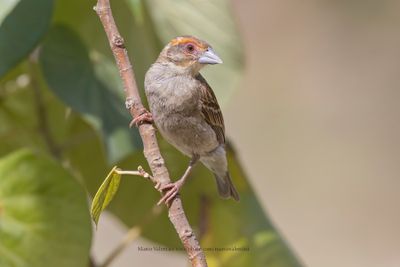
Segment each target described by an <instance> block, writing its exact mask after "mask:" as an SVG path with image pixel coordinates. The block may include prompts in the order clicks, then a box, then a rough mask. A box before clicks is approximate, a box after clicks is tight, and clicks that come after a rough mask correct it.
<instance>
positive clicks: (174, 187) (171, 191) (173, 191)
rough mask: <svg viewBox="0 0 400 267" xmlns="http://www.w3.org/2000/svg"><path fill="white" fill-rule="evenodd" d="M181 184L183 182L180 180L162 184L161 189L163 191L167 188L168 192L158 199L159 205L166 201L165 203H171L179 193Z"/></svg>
mask: <svg viewBox="0 0 400 267" xmlns="http://www.w3.org/2000/svg"><path fill="white" fill-rule="evenodd" d="M156 186H157V185H156ZM181 186H182V183H181V182H180V181H177V182H175V183H169V184H166V185H163V186H161V187H160V190H161V191H165V190H167V192H166V193H165V195H164V196H163V197H162V198H161V199H160V200H159V201H158V203H157V205H161V204H162V203H165V204H168V203H170V202H171V201H172V200H173V199H174V198H175V197H176V195H177V194H178V193H179V189H180V188H181Z"/></svg>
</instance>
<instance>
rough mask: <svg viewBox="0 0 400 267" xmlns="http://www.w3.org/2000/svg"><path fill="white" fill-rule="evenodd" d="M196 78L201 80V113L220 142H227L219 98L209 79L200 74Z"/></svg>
mask: <svg viewBox="0 0 400 267" xmlns="http://www.w3.org/2000/svg"><path fill="white" fill-rule="evenodd" d="M196 79H197V80H198V81H200V85H201V86H200V92H201V97H200V101H201V114H202V115H203V117H204V119H205V120H206V122H207V123H208V124H209V125H210V126H211V128H212V129H213V130H214V132H215V134H216V136H217V140H218V142H219V143H220V144H224V143H225V125H224V118H223V117H222V112H221V109H220V107H219V105H218V101H217V98H216V97H215V94H214V92H213V90H212V89H211V87H210V86H209V85H208V83H207V81H206V80H205V79H204V78H203V76H201V75H200V74H199V75H197V77H196Z"/></svg>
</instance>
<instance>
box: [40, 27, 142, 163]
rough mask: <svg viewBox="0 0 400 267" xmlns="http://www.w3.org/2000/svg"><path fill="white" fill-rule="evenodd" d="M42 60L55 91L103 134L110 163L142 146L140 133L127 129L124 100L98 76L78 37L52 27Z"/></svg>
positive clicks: (43, 68) (46, 74)
mask: <svg viewBox="0 0 400 267" xmlns="http://www.w3.org/2000/svg"><path fill="white" fill-rule="evenodd" d="M39 59H40V65H41V67H42V70H43V74H44V76H45V79H46V81H47V83H48V84H49V87H50V88H51V89H52V90H53V92H54V93H55V94H56V95H57V96H58V97H59V98H60V99H61V100H62V101H63V102H64V103H65V104H67V105H68V106H70V107H72V108H73V109H74V110H76V111H78V112H80V113H82V114H84V116H85V118H86V119H87V120H88V121H89V122H90V123H91V124H92V125H93V126H94V127H95V128H96V129H97V130H98V131H99V132H100V133H101V134H102V135H103V137H104V140H105V144H106V147H107V150H108V153H107V155H108V157H109V160H110V161H111V162H115V161H116V160H118V159H121V158H122V157H124V156H126V155H127V154H129V153H131V152H132V151H135V150H136V149H137V148H140V147H141V141H140V138H139V136H138V132H137V131H130V130H129V128H128V124H129V121H130V116H129V113H128V112H127V111H126V109H125V108H124V106H125V105H124V103H123V101H122V99H121V98H120V97H119V96H118V95H117V94H115V93H114V92H112V91H111V90H110V89H109V88H108V87H107V86H106V85H105V84H104V83H103V82H102V81H101V80H100V79H99V78H98V77H97V75H96V71H95V69H94V67H93V63H92V61H91V60H90V58H89V52H88V50H87V49H86V46H85V44H84V43H83V42H82V41H81V39H80V38H79V36H78V35H77V34H75V33H74V32H73V31H72V30H70V29H69V28H67V27H63V26H56V27H54V28H52V30H51V31H50V34H49V36H48V38H47V39H46V41H45V42H44V44H43V49H42V51H41V53H40V58H39Z"/></svg>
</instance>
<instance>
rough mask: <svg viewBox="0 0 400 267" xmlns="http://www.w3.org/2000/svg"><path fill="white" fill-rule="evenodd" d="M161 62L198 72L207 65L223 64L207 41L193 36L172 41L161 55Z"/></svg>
mask: <svg viewBox="0 0 400 267" xmlns="http://www.w3.org/2000/svg"><path fill="white" fill-rule="evenodd" d="M159 61H161V62H167V63H172V64H174V65H175V66H177V67H179V68H182V69H185V70H190V71H191V72H198V71H199V70H200V69H201V68H202V67H204V66H205V65H208V64H211V65H214V64H221V63H222V60H221V59H220V58H219V57H218V55H217V54H216V53H215V52H214V50H213V49H212V47H211V46H210V45H209V44H208V43H207V42H205V41H202V40H200V39H197V38H196V37H193V36H180V37H176V38H174V39H172V40H171V41H170V42H169V44H168V45H167V46H166V47H165V48H164V49H163V51H162V52H161V54H160V57H159Z"/></svg>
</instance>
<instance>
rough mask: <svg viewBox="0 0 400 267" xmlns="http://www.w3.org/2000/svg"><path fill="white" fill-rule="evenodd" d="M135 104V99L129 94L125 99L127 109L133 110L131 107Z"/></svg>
mask: <svg viewBox="0 0 400 267" xmlns="http://www.w3.org/2000/svg"><path fill="white" fill-rule="evenodd" d="M134 105H135V100H133V98H132V97H130V96H128V97H127V98H126V100H125V107H126V109H127V110H131V108H132V107H133V106H134Z"/></svg>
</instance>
